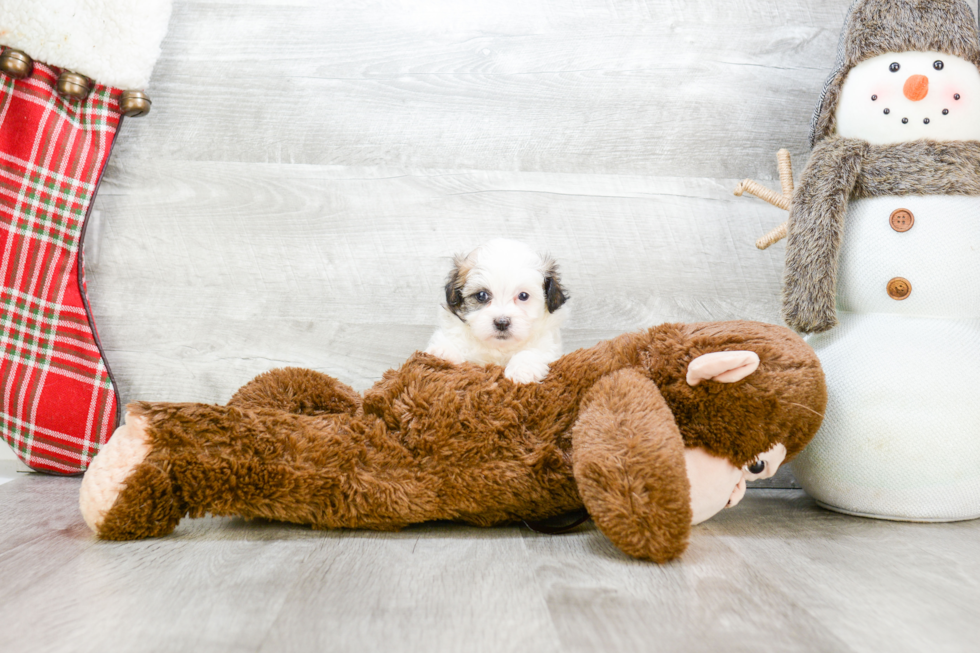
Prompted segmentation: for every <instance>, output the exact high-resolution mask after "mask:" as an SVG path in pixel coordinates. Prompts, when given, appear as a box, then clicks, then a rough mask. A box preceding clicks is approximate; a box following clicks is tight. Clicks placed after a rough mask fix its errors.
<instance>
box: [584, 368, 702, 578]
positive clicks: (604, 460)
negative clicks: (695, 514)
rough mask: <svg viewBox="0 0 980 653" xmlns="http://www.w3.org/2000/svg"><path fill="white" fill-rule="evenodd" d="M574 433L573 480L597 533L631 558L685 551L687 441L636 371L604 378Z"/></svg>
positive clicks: (688, 511)
mask: <svg viewBox="0 0 980 653" xmlns="http://www.w3.org/2000/svg"><path fill="white" fill-rule="evenodd" d="M583 406H584V408H583V410H582V411H581V412H580V413H579V417H578V419H577V420H576V422H575V426H574V427H573V429H572V462H573V473H574V475H575V480H576V483H577V484H578V490H579V494H580V495H581V497H582V501H583V503H584V504H585V507H586V509H587V510H588V511H589V514H590V515H591V516H592V519H593V520H594V521H595V523H596V525H597V526H598V527H599V529H600V530H601V531H602V532H603V533H604V534H605V535H606V536H607V537H608V538H609V539H610V540H612V542H613V543H614V544H615V545H616V546H618V547H619V548H620V549H622V550H623V551H624V552H626V553H628V554H629V555H632V556H635V557H638V558H646V559H650V560H655V561H657V562H666V561H668V560H672V559H674V558H676V557H677V556H679V555H680V554H681V553H682V552H683V551H684V549H685V548H686V547H687V540H688V536H689V535H690V531H691V521H692V512H691V486H690V483H689V482H688V478H687V469H686V466H685V459H684V442H683V440H682V438H681V434H680V431H679V430H678V428H677V424H676V423H675V422H674V416H673V414H672V413H671V411H670V408H669V407H668V406H667V403H666V402H665V401H664V399H663V397H662V396H661V395H660V391H659V390H658V389H657V386H656V385H655V384H654V383H653V382H652V381H651V380H650V379H648V378H646V377H645V376H643V375H641V374H640V373H639V372H636V371H634V370H631V369H627V370H621V371H619V372H615V373H613V374H610V375H608V376H606V377H604V378H603V379H602V380H600V381H599V382H598V383H597V384H596V385H595V386H594V387H593V388H592V389H591V390H590V391H589V395H588V396H587V397H586V398H585V401H584V402H583Z"/></svg>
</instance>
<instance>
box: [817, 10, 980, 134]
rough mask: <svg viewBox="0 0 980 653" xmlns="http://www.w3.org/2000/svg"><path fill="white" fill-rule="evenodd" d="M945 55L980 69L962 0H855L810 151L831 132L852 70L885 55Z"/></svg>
mask: <svg viewBox="0 0 980 653" xmlns="http://www.w3.org/2000/svg"><path fill="white" fill-rule="evenodd" d="M911 50H918V51H923V52H945V53H947V54H952V55H956V56H958V57H961V58H963V59H966V60H967V61H970V62H972V63H974V64H975V65H977V66H978V67H980V37H978V34H977V23H976V19H975V18H974V16H973V11H972V9H971V7H970V6H969V5H968V4H967V3H966V2H964V0H857V1H856V2H855V3H854V4H852V5H851V9H850V11H849V12H848V15H847V19H846V21H845V24H844V30H843V32H842V33H841V38H840V43H839V44H838V49H837V65H836V68H835V70H834V72H833V73H832V74H831V76H830V78H829V79H828V80H827V83H826V85H825V86H824V91H823V94H822V95H821V97H820V101H819V102H818V103H817V108H816V111H815V112H814V115H813V121H812V123H811V129H810V146H811V147H812V146H814V145H815V144H816V143H818V142H819V141H820V140H821V139H823V138H826V137H828V136H831V135H832V134H834V133H835V128H836V121H835V114H836V112H837V104H838V101H839V100H840V92H841V87H842V86H843V84H844V80H845V79H846V77H847V74H848V73H849V72H850V70H851V68H853V67H854V66H856V65H857V64H858V63H860V62H862V61H864V60H865V59H870V58H871V57H876V56H878V55H880V54H885V53H886V52H908V51H911Z"/></svg>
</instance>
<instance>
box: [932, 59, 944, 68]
mask: <svg viewBox="0 0 980 653" xmlns="http://www.w3.org/2000/svg"><path fill="white" fill-rule="evenodd" d="M932 67H933V68H935V69H936V70H942V69H943V62H942V61H940V60H939V59H936V60H935V61H934V62H933V63H932Z"/></svg>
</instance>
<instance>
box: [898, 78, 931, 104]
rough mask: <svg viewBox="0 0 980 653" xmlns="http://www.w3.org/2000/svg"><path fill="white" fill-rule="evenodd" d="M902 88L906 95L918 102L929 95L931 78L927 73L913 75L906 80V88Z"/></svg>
mask: <svg viewBox="0 0 980 653" xmlns="http://www.w3.org/2000/svg"><path fill="white" fill-rule="evenodd" d="M902 90H903V91H904V92H905V97H907V98H908V99H910V100H912V101H913V102H918V101H919V100H921V99H922V98H924V97H925V96H927V95H929V78H928V77H926V76H925V75H912V76H911V77H909V78H908V79H907V80H905V88H904V89H902Z"/></svg>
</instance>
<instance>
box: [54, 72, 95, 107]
mask: <svg viewBox="0 0 980 653" xmlns="http://www.w3.org/2000/svg"><path fill="white" fill-rule="evenodd" d="M91 90H92V80H90V79H89V78H88V77H86V76H85V75H79V74H78V73H72V72H69V71H67V70H65V71H63V72H62V73H61V75H59V76H58V93H60V94H61V95H63V96H64V97H66V98H70V99H72V100H84V99H85V98H86V97H87V96H88V93H89V91H91Z"/></svg>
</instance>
